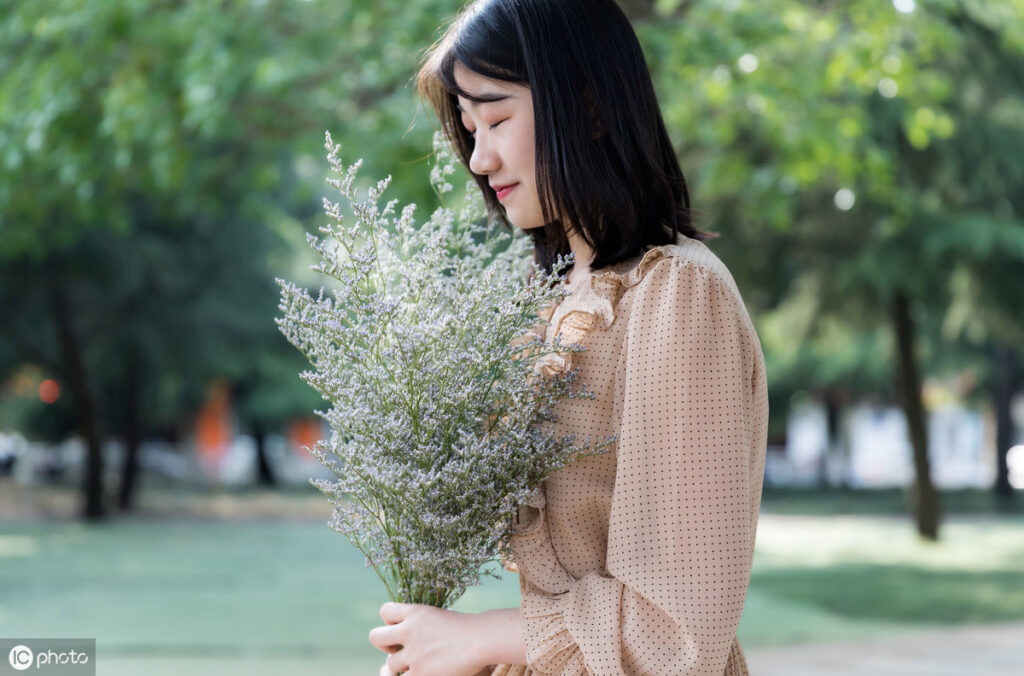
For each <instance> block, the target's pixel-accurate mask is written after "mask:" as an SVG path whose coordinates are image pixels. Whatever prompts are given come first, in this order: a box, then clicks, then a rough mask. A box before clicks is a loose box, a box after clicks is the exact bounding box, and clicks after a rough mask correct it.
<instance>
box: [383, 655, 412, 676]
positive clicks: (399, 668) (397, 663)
mask: <svg viewBox="0 0 1024 676" xmlns="http://www.w3.org/2000/svg"><path fill="white" fill-rule="evenodd" d="M385 664H387V667H388V669H390V670H391V672H392V673H394V674H396V676H397V674H401V673H402V672H403V671H409V664H408V663H407V662H406V661H405V658H404V657H403V656H402V654H401V653H392V654H391V655H388V659H387V661H386V662H385Z"/></svg>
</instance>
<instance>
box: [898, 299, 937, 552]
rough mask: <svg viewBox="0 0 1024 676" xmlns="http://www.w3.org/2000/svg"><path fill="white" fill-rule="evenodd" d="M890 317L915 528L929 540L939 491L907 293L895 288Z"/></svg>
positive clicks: (934, 532) (934, 527)
mask: <svg viewBox="0 0 1024 676" xmlns="http://www.w3.org/2000/svg"><path fill="white" fill-rule="evenodd" d="M893 321H894V323H895V325H896V354H897V361H898V362H899V368H898V375H899V390H900V394H901V396H902V399H903V412H904V415H905V416H906V418H907V430H908V432H909V434H910V444H911V447H912V448H913V451H914V477H915V480H914V484H913V487H912V489H911V498H912V501H913V504H914V511H915V517H916V519H917V531H918V533H920V535H921V537H923V538H926V539H928V540H938V539H939V519H940V515H939V510H940V505H939V495H938V493H937V492H936V491H935V486H934V485H933V484H932V477H931V468H930V467H929V463H928V436H927V430H926V428H925V414H924V405H923V403H922V402H921V379H920V376H919V375H918V372H917V362H916V360H915V358H914V323H913V320H912V319H911V317H910V303H909V301H908V300H907V297H906V296H905V295H903V293H901V292H897V293H896V295H895V298H894V299H893Z"/></svg>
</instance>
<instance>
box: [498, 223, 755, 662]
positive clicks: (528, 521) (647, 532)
mask: <svg viewBox="0 0 1024 676" xmlns="http://www.w3.org/2000/svg"><path fill="white" fill-rule="evenodd" d="M570 288H572V287H570ZM545 319H548V322H547V325H546V328H547V334H548V335H547V337H548V339H551V338H553V336H554V335H555V334H556V333H558V334H559V335H561V336H562V339H563V340H566V338H572V341H571V342H579V343H581V344H582V345H583V346H584V347H585V348H586V351H585V352H577V353H573V354H572V355H571V358H572V362H571V363H567V364H565V367H566V368H576V367H578V368H579V382H580V383H582V384H583V386H585V387H586V388H587V389H590V390H592V391H593V392H594V393H595V394H596V395H597V398H596V399H593V400H590V399H569V400H563V401H562V402H560V403H559V405H558V408H557V413H558V415H559V420H558V422H557V423H556V431H557V432H558V433H560V434H575V435H577V439H578V440H585V439H586V438H588V437H590V438H591V439H592V440H595V441H596V440H597V438H598V437H601V436H606V435H610V434H618V435H619V436H618V439H617V441H616V444H615V445H614V446H613V447H612V449H611V451H610V452H609V453H606V454H604V455H600V456H594V457H588V458H580V459H578V460H576V461H574V462H572V463H570V464H569V465H568V466H566V467H564V468H562V469H560V470H559V471H557V472H554V473H553V474H552V475H551V476H550V477H549V478H548V480H547V481H546V482H544V484H543V485H542V486H541V487H540V489H538V491H537V492H536V493H534V496H533V497H532V498H531V499H530V500H529V501H528V502H527V503H526V504H525V505H523V506H522V507H521V508H520V519H519V523H518V525H517V533H516V535H515V536H514V537H513V551H514V553H515V562H514V563H513V562H506V567H507V568H508V569H509V570H512V571H517V572H518V573H519V582H520V590H521V593H522V602H521V606H520V612H521V616H522V621H523V631H524V638H525V640H526V645H527V661H528V664H527V665H525V666H523V665H498V666H496V667H494V668H493V669H492V671H491V674H492V676H529V675H534V674H536V675H537V676H541V675H549V674H550V675H555V674H557V675H560V676H583V675H587V674H593V675H600V676H623V675H630V676H634V675H635V676H640V675H644V676H654V675H655V674H657V675H659V676H663V675H667V674H671V675H673V676H684V675H689V676H697V675H701V676H711V675H714V676H723V675H724V676H739V675H746V674H748V671H747V666H746V662H745V660H744V657H743V651H742V650H741V648H740V644H739V641H738V639H737V637H736V628H737V626H738V625H739V621H740V616H741V614H742V612H743V605H744V601H745V598H746V593H747V587H748V584H749V581H750V569H751V563H752V559H753V553H754V539H755V534H756V530H757V517H758V510H759V507H760V503H761V488H762V480H763V476H764V459H765V449H766V439H767V431H768V392H767V382H766V378H765V371H764V356H763V353H762V350H761V344H760V341H759V340H758V337H757V333H756V331H755V330H754V326H753V324H752V323H751V321H750V318H749V316H748V314H747V311H746V309H745V307H744V305H743V301H742V299H741V297H740V293H739V291H738V290H737V288H736V285H735V283H734V281H733V279H732V275H731V274H730V273H729V271H728V270H727V269H726V267H725V265H724V264H723V263H722V262H721V261H720V260H719V259H718V257H717V256H715V255H714V254H713V253H712V252H711V250H710V249H708V248H707V246H706V245H704V244H703V243H702V242H700V241H698V240H694V239H690V238H687V237H680V239H679V241H678V242H677V243H676V244H673V245H664V246H659V247H655V248H653V249H650V250H648V251H647V252H645V253H644V254H643V255H642V256H638V257H637V258H635V259H633V260H630V261H624V262H623V263H620V264H618V265H616V266H612V267H611V268H607V269H605V270H601V271H598V272H596V273H594V275H593V276H592V277H590V278H589V279H588V280H586V281H585V282H584V283H583V284H582V285H580V287H579V288H578V289H573V293H572V295H571V296H568V297H567V298H565V299H563V300H562V301H561V303H559V304H558V306H557V307H556V308H554V310H553V312H552V313H551V314H550V316H549V317H545ZM581 320H582V321H581ZM572 327H577V328H578V327H584V328H585V330H583V331H575V332H574V331H573V330H572Z"/></svg>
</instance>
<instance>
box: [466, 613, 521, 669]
mask: <svg viewBox="0 0 1024 676" xmlns="http://www.w3.org/2000/svg"><path fill="white" fill-rule="evenodd" d="M476 619H477V620H479V630H478V631H476V632H475V633H474V640H475V643H476V651H477V661H478V662H482V663H484V664H526V641H525V640H524V639H523V625H522V621H521V619H520V617H519V608H499V609H495V610H485V611H484V612H482V613H477V615H476Z"/></svg>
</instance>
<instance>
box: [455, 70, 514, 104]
mask: <svg viewBox="0 0 1024 676" xmlns="http://www.w3.org/2000/svg"><path fill="white" fill-rule="evenodd" d="M452 74H453V76H454V77H455V83H456V84H457V85H459V87H460V88H462V89H463V90H464V91H465V92H466V93H468V94H469V95H470V96H472V98H471V99H470V98H466V97H465V96H457V97H456V100H457V103H456V104H455V107H456V108H457V109H458V110H459V112H466V111H467V110H473V109H476V108H478V107H479V106H481V105H482V104H486V103H493V102H496V101H505V100H509V99H516V98H518V97H517V96H516V91H515V90H516V89H517V88H521V87H517V86H516V85H514V84H512V83H510V82H503V81H502V80H495V79H494V78H489V77H486V76H484V75H481V74H480V73H477V72H475V71H472V70H470V69H469V68H466V67H465V66H464V65H462V63H459V62H457V63H456V64H455V68H454V70H453V73H452Z"/></svg>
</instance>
